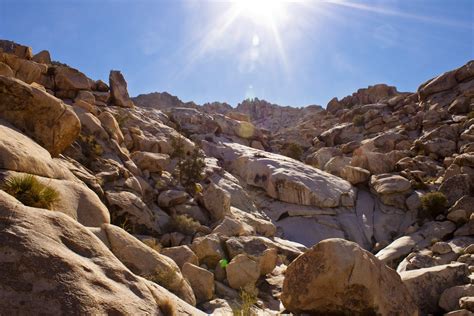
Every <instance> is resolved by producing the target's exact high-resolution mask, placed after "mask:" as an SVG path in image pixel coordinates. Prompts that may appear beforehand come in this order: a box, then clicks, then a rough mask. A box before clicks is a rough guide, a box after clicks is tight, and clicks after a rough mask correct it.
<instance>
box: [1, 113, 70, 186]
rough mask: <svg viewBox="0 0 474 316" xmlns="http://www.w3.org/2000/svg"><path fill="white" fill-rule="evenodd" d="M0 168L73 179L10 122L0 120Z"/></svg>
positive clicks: (48, 154) (47, 153) (68, 172)
mask: <svg viewBox="0 0 474 316" xmlns="http://www.w3.org/2000/svg"><path fill="white" fill-rule="evenodd" d="M0 169H6V170H13V171H18V172H25V173H30V174H34V175H40V176H44V177H48V178H56V179H73V178H74V177H73V175H72V174H71V172H70V171H69V170H67V168H64V167H62V166H60V165H59V164H58V163H57V162H56V160H55V159H53V158H51V155H50V153H49V152H48V151H47V150H46V149H44V148H43V147H41V146H40V145H38V144H37V143H35V142H34V141H33V140H32V139H31V138H29V137H26V136H25V135H23V134H22V133H20V132H19V131H18V130H17V129H15V128H14V127H13V126H11V125H10V124H8V123H6V122H4V121H2V120H0Z"/></svg>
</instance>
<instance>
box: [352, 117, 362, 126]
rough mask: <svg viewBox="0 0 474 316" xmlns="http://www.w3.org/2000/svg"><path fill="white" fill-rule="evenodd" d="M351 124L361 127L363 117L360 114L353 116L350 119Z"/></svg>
mask: <svg viewBox="0 0 474 316" xmlns="http://www.w3.org/2000/svg"><path fill="white" fill-rule="evenodd" d="M352 123H353V124H354V125H355V126H363V125H364V123H365V120H364V116H363V115H360V114H357V115H355V116H354V117H353V118H352Z"/></svg>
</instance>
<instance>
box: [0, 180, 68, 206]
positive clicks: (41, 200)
mask: <svg viewBox="0 0 474 316" xmlns="http://www.w3.org/2000/svg"><path fill="white" fill-rule="evenodd" d="M3 190H4V191H5V192H7V193H8V194H10V195H12V196H14V197H15V198H16V199H17V200H19V201H20V202H21V203H23V204H25V205H27V206H32V207H38V208H45V209H48V210H52V209H53V206H54V204H55V203H57V202H58V201H59V193H58V192H57V191H56V190H54V189H53V188H51V187H49V186H47V185H45V184H42V183H41V182H39V180H38V179H37V178H36V177H35V176H34V175H24V176H11V177H8V178H7V179H6V180H5V183H4V185H3Z"/></svg>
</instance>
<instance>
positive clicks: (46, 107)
mask: <svg viewBox="0 0 474 316" xmlns="http://www.w3.org/2000/svg"><path fill="white" fill-rule="evenodd" d="M0 110H1V113H2V119H3V120H6V121H8V122H10V123H11V124H13V125H14V126H15V127H17V128H18V129H20V130H22V131H24V132H25V133H26V134H27V135H28V136H31V137H32V138H33V139H34V140H35V141H36V142H38V143H39V144H40V145H41V146H43V147H45V148H46V149H47V150H48V151H49V152H50V153H51V155H53V156H57V155H59V154H60V153H61V152H62V151H63V150H64V149H65V148H66V147H68V146H69V145H70V144H71V143H72V142H73V141H74V140H75V139H76V137H77V136H78V135H79V132H80V130H81V124H80V122H79V119H78V117H77V116H76V114H75V113H74V111H72V109H71V107H70V106H68V105H65V104H64V103H62V102H61V100H59V99H57V98H55V97H53V96H52V95H50V94H49V93H46V92H44V91H42V90H40V89H36V88H33V87H31V86H30V85H27V84H25V83H24V82H22V81H20V80H16V79H13V78H7V77H0Z"/></svg>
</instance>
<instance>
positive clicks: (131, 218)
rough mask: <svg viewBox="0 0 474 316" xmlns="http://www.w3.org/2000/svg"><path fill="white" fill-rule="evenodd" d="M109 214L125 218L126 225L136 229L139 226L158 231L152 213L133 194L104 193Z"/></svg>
mask: <svg viewBox="0 0 474 316" xmlns="http://www.w3.org/2000/svg"><path fill="white" fill-rule="evenodd" d="M105 197H106V199H107V202H108V205H109V209H110V213H111V215H112V217H113V216H116V217H125V218H127V221H128V224H129V225H133V226H134V227H135V228H136V229H138V228H139V227H140V226H143V227H145V228H146V229H147V230H150V231H157V230H159V228H158V225H157V223H156V222H155V217H154V214H153V212H152V211H151V210H150V209H149V208H148V206H147V205H146V204H145V203H144V202H143V201H142V200H141V199H140V198H139V197H138V196H136V195H135V194H133V193H131V192H126V191H122V192H110V191H108V192H106V193H105Z"/></svg>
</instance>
